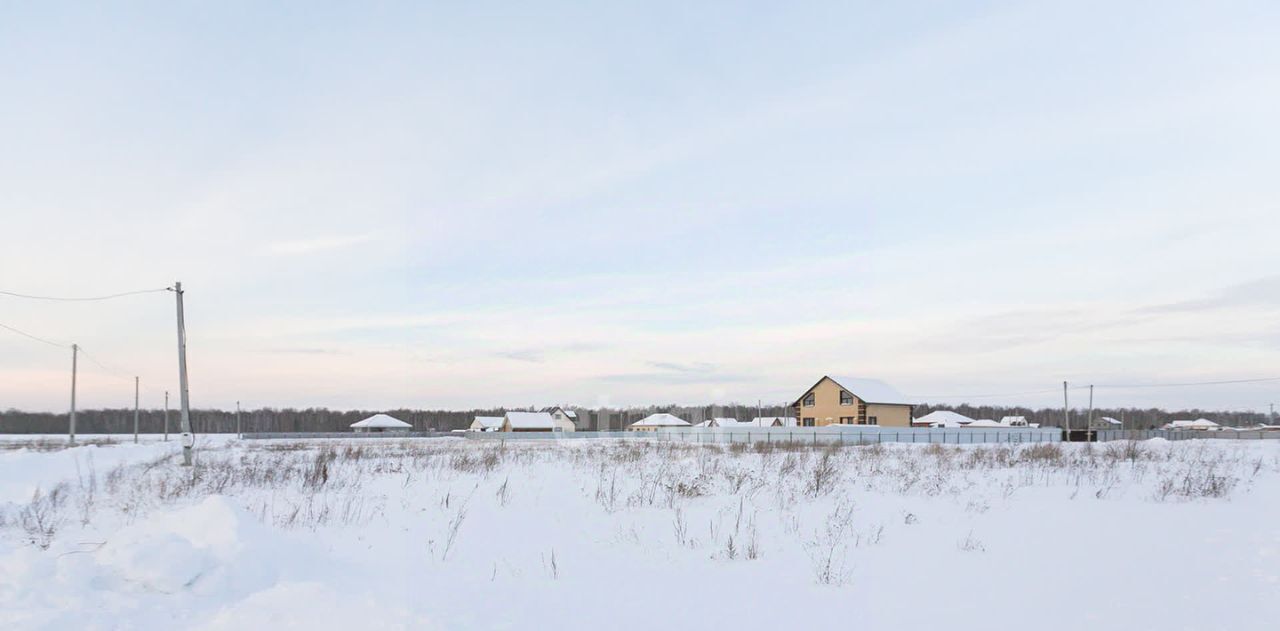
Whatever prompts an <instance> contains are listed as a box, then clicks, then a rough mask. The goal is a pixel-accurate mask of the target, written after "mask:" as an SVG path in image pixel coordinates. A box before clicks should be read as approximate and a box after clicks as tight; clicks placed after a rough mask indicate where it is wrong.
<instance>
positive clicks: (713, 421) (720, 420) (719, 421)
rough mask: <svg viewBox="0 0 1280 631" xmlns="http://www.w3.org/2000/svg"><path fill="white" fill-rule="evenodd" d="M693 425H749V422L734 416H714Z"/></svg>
mask: <svg viewBox="0 0 1280 631" xmlns="http://www.w3.org/2000/svg"><path fill="white" fill-rule="evenodd" d="M694 427H751V423H743V422H741V421H739V420H738V419H736V418H727V417H715V418H709V419H707V420H705V421H703V422H701V423H698V424H697V425H694Z"/></svg>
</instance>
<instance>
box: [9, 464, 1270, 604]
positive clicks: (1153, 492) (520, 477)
mask: <svg viewBox="0 0 1280 631" xmlns="http://www.w3.org/2000/svg"><path fill="white" fill-rule="evenodd" d="M198 464H199V466H197V467H194V468H184V467H181V466H179V465H178V462H177V459H176V458H175V457H173V456H163V457H158V458H154V459H152V460H149V461H145V462H137V463H131V464H128V465H122V466H118V467H114V468H112V469H110V470H107V471H105V472H104V473H100V472H98V471H96V470H95V469H94V467H93V465H92V462H89V463H87V464H86V466H85V467H83V468H82V469H80V471H79V473H78V476H77V478H76V480H75V481H74V482H72V483H67V484H60V485H57V486H55V487H53V488H51V489H47V490H44V491H39V492H37V493H36V494H35V495H34V496H33V497H32V498H31V499H30V501H28V502H26V503H25V504H23V505H20V506H16V507H11V508H10V509H8V510H7V511H6V510H5V509H3V508H0V529H3V530H5V531H8V532H17V533H19V534H20V536H21V537H22V538H23V539H25V540H26V541H27V542H29V543H30V544H32V545H35V546H39V547H48V546H49V545H50V544H51V543H52V542H53V541H54V540H55V539H56V538H57V537H58V535H59V532H60V531H62V530H64V529H65V528H66V525H67V524H68V523H79V524H80V525H82V526H84V525H88V524H90V523H92V522H93V521H95V520H96V519H97V518H98V517H99V516H101V515H102V514H103V512H104V511H106V512H110V513H113V514H115V515H118V516H120V517H123V519H124V520H125V521H126V522H128V521H133V520H136V519H140V518H142V517H143V516H145V515H146V514H147V513H148V512H150V511H153V510H156V509H160V508H164V507H167V506H173V505H181V504H187V503H193V502H196V501H199V500H201V499H203V498H205V497H208V496H210V495H228V496H233V497H236V498H237V499H238V500H239V501H240V502H241V503H242V504H243V505H245V506H246V507H247V508H249V509H250V510H251V511H252V512H253V513H254V514H256V515H257V516H258V517H259V518H260V519H261V520H262V521H263V522H265V523H268V524H274V525H276V526H278V527H281V528H288V529H312V530H313V529H317V528H322V527H328V526H340V527H341V526H360V525H364V524H367V523H369V522H370V521H371V520H374V519H385V518H386V514H387V513H386V509H387V504H388V502H394V501H399V502H402V503H404V502H407V501H408V499H407V498H409V497H410V496H412V495H414V494H420V493H423V492H433V493H443V495H441V496H439V497H440V502H439V506H438V508H437V509H436V510H437V511H438V513H437V514H436V515H437V518H438V523H439V524H442V526H440V528H439V531H438V532H437V534H436V535H435V536H433V537H432V538H431V540H430V541H428V542H427V545H428V547H429V548H430V549H431V551H432V556H433V557H434V558H435V559H438V560H439V561H441V562H443V561H447V560H448V559H449V557H450V553H451V551H452V550H453V549H454V548H455V547H456V545H457V540H458V538H459V537H462V536H465V531H466V529H465V523H466V519H467V506H468V503H469V501H470V499H471V496H472V495H473V494H474V493H475V492H476V489H478V488H479V487H480V485H481V484H485V485H486V486H485V489H486V491H485V493H486V495H485V497H489V496H488V493H493V496H492V497H494V498H496V502H497V504H498V505H499V506H501V507H503V508H506V507H507V506H508V505H509V504H510V503H512V502H513V501H518V500H519V498H520V493H521V489H523V488H527V485H525V484H524V482H523V481H524V480H525V479H526V478H527V477H528V476H530V475H533V474H535V472H537V471H544V470H547V469H546V467H547V466H548V465H553V466H556V467H561V468H563V467H567V468H568V470H569V471H571V472H572V474H573V475H574V476H575V477H576V479H578V480H580V487H579V488H580V490H581V492H582V494H583V495H584V496H585V497H586V498H587V499H588V501H591V502H592V503H593V504H594V505H596V506H598V507H599V509H600V510H601V511H604V512H605V513H614V512H617V511H620V510H624V509H633V508H647V507H652V508H655V509H662V510H670V511H671V514H672V518H671V524H672V526H671V528H672V535H673V538H674V540H675V542H676V543H677V544H678V545H680V546H682V547H700V546H706V547H707V548H708V549H709V550H710V551H712V554H713V555H714V556H715V557H717V558H722V559H727V560H754V559H757V558H759V557H760V556H761V555H762V554H763V553H765V550H764V549H763V547H762V546H761V544H760V541H759V537H758V529H757V527H756V517H755V515H754V513H753V512H752V511H747V510H746V507H747V506H748V504H750V505H753V506H760V505H761V503H762V502H763V503H766V504H767V503H771V504H772V506H774V507H776V509H777V510H778V512H779V513H782V514H788V513H790V512H792V511H793V510H794V509H795V508H796V507H797V506H803V505H805V504H806V503H808V502H814V501H817V500H818V499H819V498H822V497H826V496H834V497H835V499H834V500H831V501H834V502H835V504H836V505H837V506H838V507H839V508H837V510H835V511H834V512H832V513H831V514H830V515H829V516H828V517H827V518H826V520H825V522H824V523H823V524H822V526H821V527H820V528H818V529H817V530H813V529H812V528H810V529H809V530H808V531H805V530H804V529H803V528H801V527H800V526H799V525H796V526H794V527H793V528H792V530H793V531H794V533H793V534H795V535H796V536H797V538H798V539H799V540H800V541H802V542H804V545H805V547H806V551H807V552H808V553H809V555H810V558H811V559H812V560H813V562H814V566H815V570H814V571H815V578H816V580H818V581H819V582H822V583H832V584H838V583H840V582H841V581H842V580H844V576H846V575H847V572H848V568H847V567H846V566H845V564H844V555H845V554H846V553H847V552H848V550H849V549H850V548H851V547H858V546H861V545H874V544H875V543H877V542H878V541H879V540H880V537H881V535H882V533H883V528H884V526H883V524H879V525H877V524H864V525H863V527H861V528H855V526H854V522H853V515H854V509H853V505H852V503H851V502H848V501H847V498H848V497H852V496H853V495H854V494H855V493H854V492H855V491H856V492H878V493H885V494H891V495H898V496H908V497H910V496H920V497H951V498H954V501H956V502H959V503H961V505H963V506H965V507H966V510H967V511H969V512H972V513H975V514H980V513H982V512H985V511H986V510H987V509H989V508H990V501H991V499H994V497H995V496H999V497H1001V498H1003V499H1006V500H1007V499H1009V498H1010V497H1014V496H1016V495H1017V494H1018V493H1020V492H1022V490H1023V489H1028V488H1033V487H1058V488H1064V489H1067V490H1068V491H1069V492H1070V493H1071V494H1072V497H1075V496H1076V494H1078V493H1082V494H1083V495H1084V496H1085V497H1088V496H1089V495H1092V496H1093V497H1094V498H1096V499H1098V500H1106V499H1108V498H1110V497H1114V496H1116V495H1118V494H1123V493H1125V492H1126V491H1127V490H1128V489H1131V488H1135V487H1136V488H1138V489H1139V494H1140V495H1141V497H1143V499H1145V500H1147V501H1157V502H1167V501H1215V500H1223V499H1227V498H1230V497H1231V495H1232V494H1233V493H1234V492H1235V491H1236V490H1237V489H1239V488H1240V487H1241V486H1242V485H1247V484H1248V483H1249V482H1250V481H1251V480H1252V479H1254V478H1256V477H1257V476H1259V475H1261V474H1263V473H1274V472H1277V471H1280V457H1276V456H1272V457H1270V458H1267V457H1258V456H1257V452H1248V450H1245V449H1240V448H1229V447H1226V446H1223V445H1214V446H1212V447H1211V446H1207V445H1205V444H1203V443H1195V444H1183V443H1178V444H1174V445H1162V446H1151V445H1148V444H1145V443H1136V442H1117V443H1109V444H1105V445H1101V446H1096V447H1089V448H1073V447H1071V446H1063V445H1059V444H1048V443H1046V444H1033V445H986V446H979V445H975V446H947V445H939V444H931V445H927V446H926V445H921V446H919V447H913V446H910V445H902V446H885V445H879V444H872V445H867V446H832V445H812V444H810V443H801V442H796V443H791V442H773V443H754V444H747V443H741V444H733V445H728V446H721V445H697V444H682V443H670V442H661V441H642V440H626V441H622V440H602V441H598V442H597V441H592V442H586V441H581V442H575V443H574V444H554V443H528V444H520V443H508V444H503V443H494V442H487V441H485V442H480V441H456V440H454V441H450V440H412V439H407V440H402V441H395V440H390V441H378V442H363V441H362V442H360V443H355V444H349V443H338V442H335V443H325V442H317V441H310V442H308V441H291V442H284V441H280V442H277V441H270V442H266V441H264V442H250V443H245V444H242V445H240V446H238V447H237V448H235V449H229V448H226V447H222V448H212V449H205V450H202V451H201V452H200V455H199V463H198ZM387 480H393V481H394V485H393V486H388V485H386V484H385V481H387ZM375 482H378V483H381V484H378V485H377V486H376V487H375V486H374V484H373V483H375ZM979 483H981V484H984V485H985V488H990V489H994V490H996V494H995V496H993V497H991V498H985V497H984V498H977V499H975V498H973V497H972V490H973V488H974V486H975V485H977V484H979ZM455 484H461V485H462V486H463V487H465V490H466V492H465V493H463V494H462V495H459V494H457V492H456V491H455V490H453V488H452V487H453V485H455ZM388 489H392V490H390V491H389V490H388ZM423 489H427V491H424V490H423ZM431 489H439V491H431ZM725 498H732V500H733V501H734V502H735V503H736V505H737V506H736V510H735V511H730V512H727V513H725V514H723V515H717V517H716V518H715V519H714V520H713V523H711V524H709V525H706V524H698V525H697V526H696V527H695V526H693V525H691V524H690V523H689V522H688V514H689V511H688V510H687V508H688V507H691V506H694V505H696V504H697V503H699V502H707V501H713V500H723V499H725ZM904 515H905V516H904V517H902V520H903V523H905V524H907V525H910V524H913V523H915V521H916V519H917V518H916V516H915V515H913V514H910V513H904ZM896 519H897V518H896V517H895V521H896ZM704 525H706V526H707V527H706V528H705V531H704V529H703V526H704ZM975 542H976V543H975ZM958 546H959V547H960V549H961V550H966V551H977V550H980V549H981V542H980V541H977V540H973V539H972V537H969V538H968V539H962V540H961V541H960V543H959V544H958ZM548 567H550V568H553V571H552V574H557V575H558V572H559V570H558V566H557V565H556V563H555V562H554V559H553V560H552V561H551V562H549V564H548Z"/></svg>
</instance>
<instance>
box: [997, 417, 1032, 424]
mask: <svg viewBox="0 0 1280 631" xmlns="http://www.w3.org/2000/svg"><path fill="white" fill-rule="evenodd" d="M1026 422H1027V417H1025V416H1005V417H1001V418H1000V424H1001V425H1013V424H1015V423H1026Z"/></svg>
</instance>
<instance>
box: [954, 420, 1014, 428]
mask: <svg viewBox="0 0 1280 631" xmlns="http://www.w3.org/2000/svg"><path fill="white" fill-rule="evenodd" d="M963 427H966V428H968V427H1008V425H1005V424H1003V423H997V422H996V421H995V420H993V419H989V418H980V419H978V420H976V421H973V422H971V423H968V424H966V425H963Z"/></svg>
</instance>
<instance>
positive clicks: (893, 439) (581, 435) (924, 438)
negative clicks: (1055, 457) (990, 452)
mask: <svg viewBox="0 0 1280 631" xmlns="http://www.w3.org/2000/svg"><path fill="white" fill-rule="evenodd" d="M464 435H465V436H466V437H467V438H469V439H472V440H579V439H585V438H625V439H632V440H661V441H669V442H682V443H694V444H732V443H812V444H815V445H866V444H874V443H919V444H929V443H937V444H950V445H967V444H981V443H1053V442H1059V441H1061V440H1062V431H1061V430H1059V429H1057V428H1031V427H1012V428H995V427H991V428H987V427H983V428H976V427H975V428H973V429H940V428H927V427H885V428H876V427H871V426H853V427H848V426H846V427H832V426H829V427H772V428H766V427H754V428H733V429H719V428H705V429H704V428H683V429H664V430H658V431H656V432H618V431H611V432H467V433H465V434H464Z"/></svg>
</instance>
